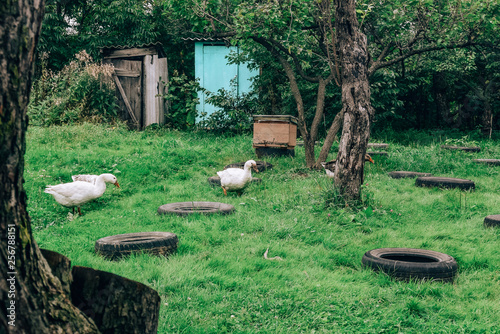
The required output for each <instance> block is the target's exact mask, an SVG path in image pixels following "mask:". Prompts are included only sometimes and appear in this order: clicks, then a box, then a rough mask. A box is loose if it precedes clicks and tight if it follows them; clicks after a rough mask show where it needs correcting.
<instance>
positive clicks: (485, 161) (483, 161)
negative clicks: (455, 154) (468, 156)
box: [473, 159, 500, 166]
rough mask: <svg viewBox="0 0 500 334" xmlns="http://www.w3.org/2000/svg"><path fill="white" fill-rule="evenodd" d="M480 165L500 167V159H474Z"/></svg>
mask: <svg viewBox="0 0 500 334" xmlns="http://www.w3.org/2000/svg"><path fill="white" fill-rule="evenodd" d="M473 161H474V162H477V163H478V164H488V165H492V166H500V159H474V160H473Z"/></svg>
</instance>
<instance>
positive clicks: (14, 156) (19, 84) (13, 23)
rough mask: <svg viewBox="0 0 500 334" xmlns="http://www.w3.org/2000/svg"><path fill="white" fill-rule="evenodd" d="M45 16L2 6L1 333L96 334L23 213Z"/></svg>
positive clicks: (32, 8)
mask: <svg viewBox="0 0 500 334" xmlns="http://www.w3.org/2000/svg"><path fill="white" fill-rule="evenodd" d="M43 12H44V1H43V0H41V1H36V0H20V1H9V2H8V5H2V6H0V22H1V25H2V26H1V27H0V40H1V41H2V44H1V47H0V82H1V91H0V92H1V98H0V185H1V186H0V234H1V236H2V241H1V242H2V245H1V247H0V258H1V259H0V279H1V281H0V282H1V283H0V297H1V307H2V312H1V313H0V322H1V325H2V327H0V332H2V333H77V332H78V333H98V332H99V331H98V330H97V327H96V326H95V324H94V323H93V322H92V321H91V320H89V319H88V318H87V317H86V316H85V315H84V314H83V313H82V312H81V311H79V310H78V309H77V308H76V307H75V306H73V305H72V304H71V302H70V299H69V296H68V295H67V294H66V293H65V292H64V290H63V288H62V285H61V282H60V281H59V279H58V278H56V277H55V276H54V275H52V272H51V269H50V268H49V266H48V264H47V262H46V261H45V259H44V257H43V256H42V254H41V253H40V249H39V248H38V245H37V244H36V242H35V240H34V239H33V236H32V233H31V223H30V219H29V216H28V213H27V211H26V206H27V198H26V192H25V191H24V189H23V182H24V179H23V171H24V152H25V147H26V137H25V133H26V128H27V123H28V120H27V116H26V109H27V105H28V97H29V91H30V87H31V73H32V70H33V64H34V56H35V48H36V44H37V41H38V36H39V33H40V27H41V23H42V17H43Z"/></svg>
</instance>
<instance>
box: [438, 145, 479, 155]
mask: <svg viewBox="0 0 500 334" xmlns="http://www.w3.org/2000/svg"><path fill="white" fill-rule="evenodd" d="M441 148H442V149H445V150H460V151H465V152H473V153H477V152H480V151H481V148H480V147H477V146H471V147H466V146H452V145H441Z"/></svg>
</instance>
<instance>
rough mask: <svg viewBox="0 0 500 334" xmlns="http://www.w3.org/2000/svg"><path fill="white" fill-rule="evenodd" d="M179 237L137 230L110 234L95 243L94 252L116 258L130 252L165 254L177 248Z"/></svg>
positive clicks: (166, 233) (168, 233)
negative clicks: (137, 231) (136, 231)
mask: <svg viewBox="0 0 500 334" xmlns="http://www.w3.org/2000/svg"><path fill="white" fill-rule="evenodd" d="M178 243H179V239H178V238H177V235H176V234H174V233H170V232H139V233H126V234H118V235H112V236H109V237H105V238H101V239H99V240H97V241H96V243H95V252H96V253H98V254H100V255H102V256H104V257H106V258H109V259H111V260H117V259H120V258H122V257H124V256H128V255H130V254H132V253H148V254H151V255H161V256H167V255H169V254H171V253H173V252H175V251H176V250H177V245H178Z"/></svg>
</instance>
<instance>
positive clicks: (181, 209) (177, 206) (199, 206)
mask: <svg viewBox="0 0 500 334" xmlns="http://www.w3.org/2000/svg"><path fill="white" fill-rule="evenodd" d="M234 211H235V209H234V206H232V205H231V204H225V203H218V202H177V203H169V204H164V205H162V206H160V207H159V208H158V213H159V214H174V215H178V216H187V215H190V214H193V213H202V214H206V215H208V214H214V213H219V214H230V213H233V212H234Z"/></svg>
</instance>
